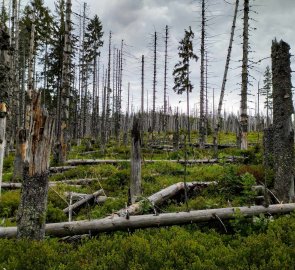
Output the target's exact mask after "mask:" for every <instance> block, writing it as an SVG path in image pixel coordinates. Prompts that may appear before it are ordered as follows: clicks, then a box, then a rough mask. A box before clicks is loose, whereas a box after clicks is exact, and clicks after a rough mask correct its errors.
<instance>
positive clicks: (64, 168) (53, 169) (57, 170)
mask: <svg viewBox="0 0 295 270" xmlns="http://www.w3.org/2000/svg"><path fill="white" fill-rule="evenodd" d="M74 168H75V166H60V167H50V168H49V172H50V173H60V172H65V171H68V170H70V169H74Z"/></svg>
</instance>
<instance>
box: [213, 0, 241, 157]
mask: <svg viewBox="0 0 295 270" xmlns="http://www.w3.org/2000/svg"><path fill="white" fill-rule="evenodd" d="M238 8H239V0H236V5H235V11H234V18H233V24H232V28H231V34H230V40H229V45H228V51H227V57H226V63H225V69H224V74H223V80H222V86H221V91H220V98H219V104H218V111H217V121H216V125H215V127H214V136H213V144H214V153H215V157H217V151H218V146H217V145H218V141H217V138H218V132H219V129H220V126H221V121H222V119H221V110H222V104H223V99H224V93H225V85H226V82H227V73H228V68H229V62H230V57H231V51H232V46H233V41H234V34H235V29H236V21H237V14H238ZM213 101H214V99H213ZM213 109H214V106H213Z"/></svg>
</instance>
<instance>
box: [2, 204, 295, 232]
mask: <svg viewBox="0 0 295 270" xmlns="http://www.w3.org/2000/svg"><path fill="white" fill-rule="evenodd" d="M294 210H295V203H289V204H274V205H269V206H268V207H264V206H251V207H248V206H243V207H230V208H218V209H208V210H198V211H190V212H178V213H165V214H161V215H141V216H131V217H129V219H126V218H125V217H117V216H114V217H109V218H103V219H97V220H91V221H88V220H84V221H73V222H61V223H50V224H47V225H46V227H45V232H46V234H47V235H51V236H59V237H60V236H67V235H81V234H89V232H91V233H92V234H94V233H99V232H109V231H117V230H128V229H138V228H148V227H160V226H172V225H182V224H190V223H198V222H209V221H213V220H216V219H218V220H226V219H232V218H234V217H235V214H236V213H237V212H238V213H239V214H242V215H244V216H246V217H252V216H257V215H260V214H272V215H273V214H286V213H290V212H292V211H294ZM15 236H16V227H0V238H13V237H15Z"/></svg>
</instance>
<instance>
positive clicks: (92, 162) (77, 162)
mask: <svg viewBox="0 0 295 270" xmlns="http://www.w3.org/2000/svg"><path fill="white" fill-rule="evenodd" d="M243 159H244V158H243V157H226V158H224V159H221V160H219V159H217V158H213V159H190V160H183V159H180V160H176V159H167V160H143V161H142V162H143V163H156V162H171V163H180V164H184V163H187V164H214V163H219V162H221V161H222V162H224V161H225V162H237V161H239V160H243ZM124 162H130V159H72V160H68V161H66V164H67V165H70V166H66V169H67V167H70V168H73V167H74V166H78V165H97V164H117V163H124ZM58 168H63V167H56V168H55V169H58Z"/></svg>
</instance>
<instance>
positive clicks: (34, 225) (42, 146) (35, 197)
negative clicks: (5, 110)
mask: <svg viewBox="0 0 295 270" xmlns="http://www.w3.org/2000/svg"><path fill="white" fill-rule="evenodd" d="M32 105H33V106H32V109H33V110H32V121H31V123H32V124H31V127H30V130H29V134H28V147H27V149H26V156H25V162H24V175H23V184H22V192H21V201H20V205H19V209H18V215H17V229H18V231H17V236H18V237H19V238H29V239H35V240H41V239H43V238H44V236H45V219H46V208H47V194H48V174H49V159H50V150H51V145H52V141H53V133H54V121H53V119H52V118H50V117H49V116H48V113H47V112H46V111H45V110H42V109H41V105H40V95H37V94H36V93H34V92H33V103H32Z"/></svg>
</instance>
